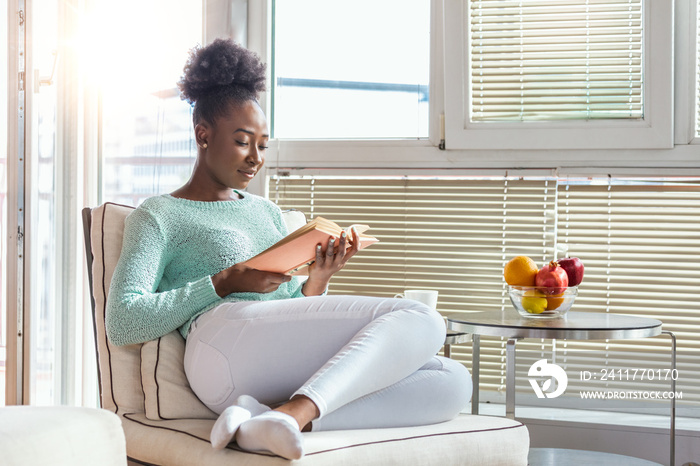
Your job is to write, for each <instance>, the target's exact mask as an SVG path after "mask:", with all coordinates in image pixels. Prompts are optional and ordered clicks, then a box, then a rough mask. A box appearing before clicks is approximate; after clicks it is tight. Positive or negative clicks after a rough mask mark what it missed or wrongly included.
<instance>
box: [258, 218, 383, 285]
mask: <svg viewBox="0 0 700 466" xmlns="http://www.w3.org/2000/svg"><path fill="white" fill-rule="evenodd" d="M353 227H354V228H356V229H357V233H358V234H359V236H360V249H364V248H366V247H367V246H369V245H370V244H374V243H376V242H377V241H379V240H378V239H377V238H375V237H373V236H369V235H366V234H364V232H365V231H367V230H368V229H369V226H367V225H351V226H350V227H349V228H348V229H347V231H348V236H347V243H346V247H348V248H349V247H350V246H351V241H352V233H351V232H350V228H353ZM342 232H343V229H342V228H340V227H339V226H338V224H336V223H335V222H331V221H330V220H326V219H325V218H323V217H316V218H314V219H313V220H311V221H310V222H309V223H307V224H306V225H304V226H303V227H301V228H299V229H297V230H295V231H293V232H291V233H290V234H289V235H287V236H285V237H284V238H282V239H281V240H279V241H278V242H277V243H275V244H273V245H272V246H270V247H269V248H267V249H266V250H264V251H263V252H261V253H260V254H258V255H257V256H255V257H252V258H250V259H248V260H247V261H245V262H244V264H245V265H247V266H248V267H252V268H254V269H258V270H264V271H266V272H277V273H286V274H295V273H297V271H298V270H299V269H302V268H303V267H305V266H307V265H309V264H311V263H312V262H313V261H314V260H315V259H316V245H317V244H321V245H323V247H324V248H325V247H326V245H327V244H328V240H329V239H330V238H331V237H333V238H336V244H338V243H337V240H338V239H339V238H340V234H341V233H342ZM299 274H300V275H301V274H303V273H299Z"/></svg>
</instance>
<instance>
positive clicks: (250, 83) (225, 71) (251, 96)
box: [177, 39, 266, 125]
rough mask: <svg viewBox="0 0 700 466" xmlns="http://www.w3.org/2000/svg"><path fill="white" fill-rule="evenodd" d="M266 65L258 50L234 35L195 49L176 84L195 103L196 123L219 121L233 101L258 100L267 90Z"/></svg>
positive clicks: (184, 97) (234, 102)
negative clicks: (244, 44)
mask: <svg viewBox="0 0 700 466" xmlns="http://www.w3.org/2000/svg"><path fill="white" fill-rule="evenodd" d="M265 68H266V67H265V64H264V63H262V62H261V61H260V57H258V55H257V54H256V53H254V52H251V51H250V50H248V49H246V48H245V47H242V46H240V45H238V44H236V43H235V42H234V41H233V40H231V39H216V40H214V42H212V43H211V44H209V45H207V46H206V47H195V48H194V49H192V50H191V51H190V56H189V59H188V60H187V63H186V64H185V68H184V75H183V76H182V78H181V79H180V81H179V82H178V83H177V84H178V87H179V88H180V97H181V98H182V99H183V100H187V101H188V102H189V103H190V104H193V105H194V110H193V115H192V119H193V121H194V124H195V125H196V124H197V123H199V122H200V121H202V120H204V121H206V122H208V123H210V124H212V125H213V124H216V120H217V119H218V118H219V117H221V116H224V115H226V114H227V112H228V111H229V109H230V108H231V104H239V105H240V104H242V103H244V102H246V101H249V100H254V101H257V100H258V95H259V93H260V92H264V91H265Z"/></svg>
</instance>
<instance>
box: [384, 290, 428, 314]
mask: <svg viewBox="0 0 700 466" xmlns="http://www.w3.org/2000/svg"><path fill="white" fill-rule="evenodd" d="M394 298H406V299H412V300H414V301H419V302H421V303H423V304H425V305H427V306H428V307H429V308H430V309H437V300H438V292H437V291H436V290H404V292H403V293H399V294H397V295H395V296H394Z"/></svg>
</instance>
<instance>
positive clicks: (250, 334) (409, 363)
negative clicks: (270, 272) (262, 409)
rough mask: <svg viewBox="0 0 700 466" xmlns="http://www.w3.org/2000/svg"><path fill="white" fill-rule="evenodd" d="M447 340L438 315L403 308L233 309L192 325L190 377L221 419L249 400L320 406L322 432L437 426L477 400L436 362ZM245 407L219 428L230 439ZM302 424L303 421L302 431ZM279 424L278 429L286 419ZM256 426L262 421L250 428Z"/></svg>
mask: <svg viewBox="0 0 700 466" xmlns="http://www.w3.org/2000/svg"><path fill="white" fill-rule="evenodd" d="M444 338H445V327H444V323H443V320H442V318H441V317H440V315H439V314H438V313H437V312H435V311H432V310H430V309H429V308H427V307H426V306H424V305H422V304H421V303H418V302H415V301H410V300H404V299H383V298H370V297H356V296H320V297H311V298H303V299H293V300H282V301H260V302H242V303H227V304H223V305H221V306H219V307H217V308H215V309H213V310H212V311H209V312H208V313H206V314H204V315H203V316H201V317H200V318H199V319H197V321H196V322H195V324H194V325H193V328H192V330H191V332H190V335H189V336H188V339H187V351H186V354H185V370H186V373H187V376H188V379H189V381H190V385H191V386H192V389H193V390H194V392H195V393H196V394H197V396H198V397H199V398H200V399H201V400H202V401H203V402H204V403H205V404H206V405H207V406H209V408H210V409H212V410H213V411H215V412H217V413H219V414H221V413H224V410H226V408H228V407H230V406H232V405H236V400H237V399H238V397H239V396H240V395H250V396H252V397H254V398H256V399H257V400H259V401H260V402H262V403H264V404H266V405H275V404H279V403H284V402H286V401H287V400H290V398H291V399H292V402H293V403H297V404H306V406H307V407H308V406H312V407H313V408H314V416H315V415H316V414H318V418H317V419H315V420H314V421H313V423H312V426H313V430H337V429H356V428H378V427H399V426H407V425H422V424H431V423H436V422H441V421H445V420H448V419H451V418H452V417H454V416H456V415H457V414H458V413H459V411H460V410H462V409H463V408H464V407H465V406H466V405H467V403H468V402H469V399H470V397H471V379H470V378H469V374H468V372H467V370H466V369H465V368H464V367H463V366H462V365H461V364H459V363H456V362H454V361H451V360H449V359H444V358H440V357H436V356H435V353H436V352H437V351H438V350H439V348H440V347H441V346H442V344H443V343H444ZM309 401H310V402H312V403H309ZM238 408H240V407H238ZM238 408H237V407H235V406H234V407H232V408H230V409H229V410H227V411H226V413H225V416H227V417H228V418H229V419H228V422H225V419H221V418H220V420H219V421H218V422H217V425H228V427H227V428H228V429H229V430H230V429H231V428H232V427H231V426H233V428H235V427H236V426H237V424H240V422H238V421H236V422H234V421H232V420H231V419H233V418H236V419H241V420H245V419H244V418H245V417H246V413H247V412H249V410H248V409H242V410H241V409H238ZM286 408H291V406H289V405H287V406H286V407H285V406H284V405H283V406H281V407H280V408H278V409H279V410H280V411H283V412H284V411H287V412H290V411H289V409H286ZM251 409H253V408H251ZM253 410H254V411H255V409H253ZM241 414H243V417H240V415H241ZM254 414H256V413H254ZM266 416H272V417H273V418H274V417H276V416H278V415H277V414H274V413H267V414H266ZM261 417H262V418H263V420H264V419H266V418H265V417H263V416H261ZM291 417H295V416H291ZM300 418H301V417H300V416H296V418H295V421H296V423H300V424H302V425H301V427H302V428H303V427H305V425H304V424H305V421H300ZM310 419H311V417H310V418H309V420H310ZM266 422H267V421H266ZM271 422H272V423H273V424H274V425H275V426H277V427H275V429H277V428H279V425H280V420H279V419H274V420H273V421H271ZM256 424H261V421H260V419H258V421H257V423H253V422H250V423H246V424H245V425H247V426H255V425H256ZM268 424H269V423H268ZM289 426H291V428H294V429H296V432H297V433H298V428H296V426H294V424H293V423H287V424H286V425H284V426H283V428H284V429H283V430H284V431H285V433H284V434H280V435H282V436H288V437H289V436H290V435H291V436H292V437H293V435H292V434H294V432H288V431H289ZM249 430H251V429H248V428H246V429H243V428H242V429H241V432H239V435H238V436H237V440H238V442H239V444H245V443H247V442H246V441H243V442H242V441H241V440H245V438H241V437H242V435H241V434H244V433H245V432H247V431H249ZM231 435H233V433H231ZM256 435H257V434H256ZM260 435H263V434H260ZM270 435H272V434H271V433H270V432H266V434H265V436H266V437H270ZM243 437H245V436H244V435H243ZM294 438H295V439H296V440H295V441H298V440H299V438H300V436H298V437H294ZM229 440H230V439H229ZM221 443H223V442H220V446H225V443H228V442H227V440H226V441H225V443H223V445H221ZM283 443H284V442H283ZM241 446H243V445H241ZM263 449H270V448H263ZM291 451H292V453H291V455H292V456H295V455H297V454H299V455H300V454H303V453H301V452H299V451H298V449H294V448H292V450H291ZM274 452H275V453H277V454H282V456H288V455H289V454H290V453H289V451H286V450H285V451H283V452H282V453H280V452H279V451H274ZM295 452H296V453H295ZM285 453H286V454H285Z"/></svg>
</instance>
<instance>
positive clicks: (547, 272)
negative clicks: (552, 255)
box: [535, 261, 569, 295]
mask: <svg viewBox="0 0 700 466" xmlns="http://www.w3.org/2000/svg"><path fill="white" fill-rule="evenodd" d="M535 286H537V287H538V288H540V290H539V291H541V292H542V293H544V294H547V295H557V294H562V293H563V292H564V291H566V287H567V286H569V276H568V275H566V271H565V270H564V269H563V268H562V267H559V264H557V262H556V261H552V262H550V263H549V264H547V265H545V266H544V267H542V268H541V269H540V270H539V272H537V275H536V276H535Z"/></svg>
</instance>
